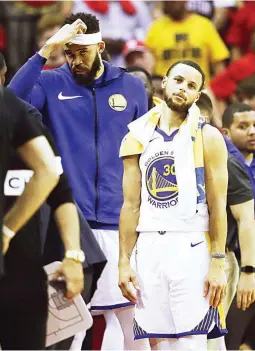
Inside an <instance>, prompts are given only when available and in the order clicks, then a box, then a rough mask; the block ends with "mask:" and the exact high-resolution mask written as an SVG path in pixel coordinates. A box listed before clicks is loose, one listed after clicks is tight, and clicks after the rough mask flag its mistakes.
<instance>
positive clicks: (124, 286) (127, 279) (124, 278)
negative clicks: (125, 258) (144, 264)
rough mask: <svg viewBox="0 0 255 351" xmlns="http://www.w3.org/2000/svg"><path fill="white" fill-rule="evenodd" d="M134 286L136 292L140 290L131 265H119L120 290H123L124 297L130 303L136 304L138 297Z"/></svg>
mask: <svg viewBox="0 0 255 351" xmlns="http://www.w3.org/2000/svg"><path fill="white" fill-rule="evenodd" d="M132 285H133V287H134V288H135V289H136V290H139V286H138V281H137V279H136V275H135V272H134V271H133V269H132V268H131V267H130V264H129V263H121V264H119V288H120V289H121V292H122V295H123V296H124V297H125V298H126V299H128V300H129V301H130V302H133V303H136V296H135V294H134V289H132Z"/></svg>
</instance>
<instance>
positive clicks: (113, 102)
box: [108, 94, 127, 112]
mask: <svg viewBox="0 0 255 351" xmlns="http://www.w3.org/2000/svg"><path fill="white" fill-rule="evenodd" d="M108 102H109V106H110V107H111V108H112V109H113V110H115V111H118V112H121V111H124V110H125V109H126V107H127V100H126V98H125V97H124V96H123V95H121V94H114V95H111V96H110V97H109V100H108Z"/></svg>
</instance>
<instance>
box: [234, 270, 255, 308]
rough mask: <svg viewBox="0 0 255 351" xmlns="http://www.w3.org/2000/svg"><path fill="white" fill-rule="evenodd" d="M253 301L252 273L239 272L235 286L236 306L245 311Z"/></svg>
mask: <svg viewBox="0 0 255 351" xmlns="http://www.w3.org/2000/svg"><path fill="white" fill-rule="evenodd" d="M254 301H255V276H254V273H251V274H247V273H243V272H241V274H240V278H239V283H238V287H237V307H238V308H241V309H242V310H243V311H245V310H246V309H247V308H248V307H250V305H251V304H252V303H253V302H254Z"/></svg>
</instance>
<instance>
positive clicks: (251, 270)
mask: <svg viewBox="0 0 255 351" xmlns="http://www.w3.org/2000/svg"><path fill="white" fill-rule="evenodd" d="M241 272H243V273H255V267H253V266H244V267H241Z"/></svg>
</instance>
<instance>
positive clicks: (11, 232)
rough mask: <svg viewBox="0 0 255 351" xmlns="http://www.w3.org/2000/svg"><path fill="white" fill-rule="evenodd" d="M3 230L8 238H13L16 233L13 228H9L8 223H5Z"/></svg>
mask: <svg viewBox="0 0 255 351" xmlns="http://www.w3.org/2000/svg"><path fill="white" fill-rule="evenodd" d="M2 231H3V234H4V235H5V236H7V238H9V239H12V238H13V237H14V236H15V234H16V233H15V232H14V231H13V230H11V229H10V228H8V227H7V226H6V225H3V228H2Z"/></svg>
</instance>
